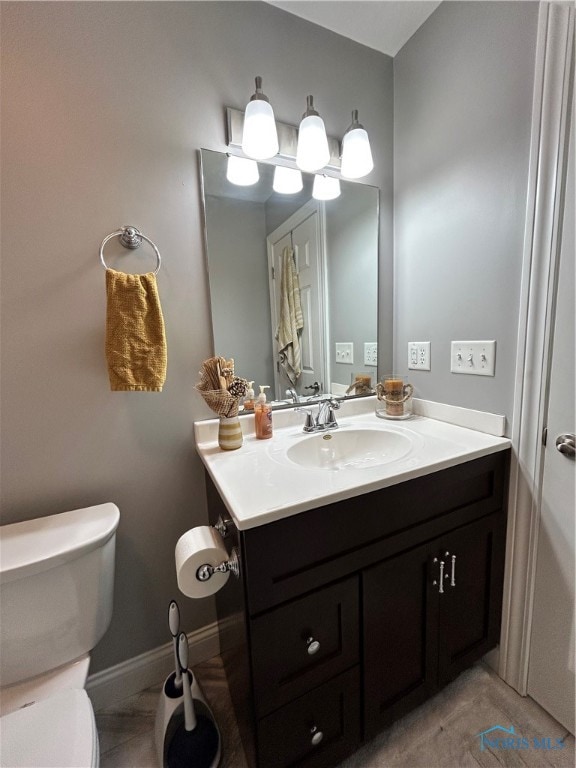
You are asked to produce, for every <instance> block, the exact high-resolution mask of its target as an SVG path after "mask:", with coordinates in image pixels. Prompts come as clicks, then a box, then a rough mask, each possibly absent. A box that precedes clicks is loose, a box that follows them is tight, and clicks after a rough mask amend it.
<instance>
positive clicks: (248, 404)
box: [244, 381, 254, 411]
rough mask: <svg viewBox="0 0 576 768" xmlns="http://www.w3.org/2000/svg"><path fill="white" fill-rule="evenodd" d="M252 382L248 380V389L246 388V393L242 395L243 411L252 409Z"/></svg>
mask: <svg viewBox="0 0 576 768" xmlns="http://www.w3.org/2000/svg"><path fill="white" fill-rule="evenodd" d="M253 384H254V382H253V381H249V382H248V389H247V390H246V394H245V395H244V410H245V411H253V410H254V390H253V388H252V385H253Z"/></svg>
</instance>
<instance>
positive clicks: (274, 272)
mask: <svg viewBox="0 0 576 768" xmlns="http://www.w3.org/2000/svg"><path fill="white" fill-rule="evenodd" d="M271 271H272V280H276V271H275V269H274V267H272V268H271Z"/></svg>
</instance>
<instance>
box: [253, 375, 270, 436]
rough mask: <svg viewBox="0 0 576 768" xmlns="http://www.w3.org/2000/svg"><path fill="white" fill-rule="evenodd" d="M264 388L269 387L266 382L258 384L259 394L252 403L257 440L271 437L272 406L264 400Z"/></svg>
mask: <svg viewBox="0 0 576 768" xmlns="http://www.w3.org/2000/svg"><path fill="white" fill-rule="evenodd" d="M265 389H270V387H269V386H268V385H267V384H264V385H260V394H259V395H258V399H257V401H256V403H255V405H254V428H255V432H256V437H257V438H258V440H267V439H268V438H269V437H272V406H271V405H270V404H269V403H267V402H266V393H265V392H264V390H265Z"/></svg>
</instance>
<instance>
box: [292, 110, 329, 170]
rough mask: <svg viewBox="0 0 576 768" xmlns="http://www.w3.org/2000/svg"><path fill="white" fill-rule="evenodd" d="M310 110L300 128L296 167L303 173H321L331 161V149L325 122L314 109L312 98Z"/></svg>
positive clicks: (303, 118)
mask: <svg viewBox="0 0 576 768" xmlns="http://www.w3.org/2000/svg"><path fill="white" fill-rule="evenodd" d="M307 102H308V108H307V109H306V112H304V115H303V116H302V122H301V123H300V127H299V128H298V146H297V147H296V165H297V166H298V168H301V169H302V170H303V171H309V172H310V173H313V172H314V171H319V170H320V169H321V168H324V166H325V165H326V164H327V163H328V161H329V160H330V149H329V148H328V138H327V137H326V128H325V127H324V120H322V118H321V117H320V115H319V114H318V112H316V110H315V109H314V106H313V103H312V96H308V100H307Z"/></svg>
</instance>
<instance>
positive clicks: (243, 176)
mask: <svg viewBox="0 0 576 768" xmlns="http://www.w3.org/2000/svg"><path fill="white" fill-rule="evenodd" d="M226 178H227V179H228V181H229V182H230V183H231V184H237V185H238V186H239V187H249V186H251V185H252V184H256V182H257V181H258V179H259V178H260V174H259V173H258V163H257V162H256V160H249V159H248V158H246V157H236V155H228V163H227V165H226Z"/></svg>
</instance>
